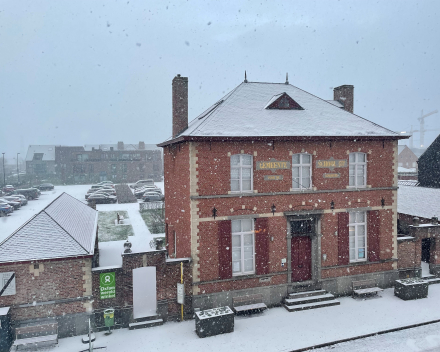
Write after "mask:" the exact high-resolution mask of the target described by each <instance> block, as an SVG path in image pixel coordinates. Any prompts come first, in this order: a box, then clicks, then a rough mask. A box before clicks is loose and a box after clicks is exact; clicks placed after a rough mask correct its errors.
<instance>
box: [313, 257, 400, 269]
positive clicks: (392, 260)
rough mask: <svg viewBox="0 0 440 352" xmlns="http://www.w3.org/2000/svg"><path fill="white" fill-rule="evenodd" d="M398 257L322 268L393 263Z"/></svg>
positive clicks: (330, 267)
mask: <svg viewBox="0 0 440 352" xmlns="http://www.w3.org/2000/svg"><path fill="white" fill-rule="evenodd" d="M396 261H397V259H395V258H392V259H382V260H379V261H377V262H369V261H364V262H353V263H350V264H347V265H332V266H322V267H321V270H327V269H337V268H350V267H355V266H362V265H370V264H382V263H391V262H396Z"/></svg>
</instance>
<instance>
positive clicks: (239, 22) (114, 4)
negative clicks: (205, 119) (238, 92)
mask: <svg viewBox="0 0 440 352" xmlns="http://www.w3.org/2000/svg"><path fill="white" fill-rule="evenodd" d="M439 15H440V1H435V0H434V1H402V0H399V1H390V0H386V1H367V0H364V1H359V0H358V1H330V0H325V1H324V0H323V1H310V0H307V1H262V0H259V1H253V0H251V1H241V0H234V1H212V2H208V1H192V0H189V1H186V0H185V1H172V2H167V1H154V2H153V1H145V0H141V1H134V0H125V1H110V0H106V1H90V0H86V1H80V0H75V1H67V0H63V1H54V0H47V1H46V0H28V1H20V0H13V1H11V0H0V119H1V127H0V146H1V150H0V152H5V153H6V157H7V158H11V161H14V160H13V159H12V158H13V157H15V154H16V153H17V152H20V153H22V156H23V157H24V154H25V153H26V150H27V146H28V145H29V144H55V145H59V144H62V145H84V144H91V143H94V144H98V143H99V144H100V143H116V142H117V141H124V142H125V143H137V142H139V141H145V142H146V143H159V142H161V141H163V140H165V139H166V138H168V137H169V136H170V135H171V80H172V79H173V77H174V76H175V75H176V74H178V73H180V74H182V75H183V76H187V77H189V118H190V120H191V119H192V118H194V117H195V116H196V115H197V114H198V113H200V112H201V111H202V110H203V109H205V108H207V107H208V106H209V105H211V104H212V103H214V102H215V101H217V100H218V99H219V98H221V97H222V96H223V95H224V94H225V93H226V92H228V91H230V90H231V89H233V88H234V87H235V86H237V85H238V84H240V83H241V82H242V81H243V76H244V70H247V72H248V79H249V81H257V82H258V81H260V82H284V80H285V74H286V72H288V73H289V80H290V83H291V84H293V85H295V86H297V87H300V88H302V89H304V90H306V91H308V92H310V93H313V94H315V95H317V96H319V97H321V98H324V99H332V98H333V91H332V88H333V87H336V86H339V85H341V84H352V85H354V86H355V102H354V111H355V113H357V114H358V115H360V116H362V117H365V118H367V119H369V120H371V121H374V122H376V123H379V124H381V125H383V126H384V127H387V128H390V129H392V130H395V131H408V130H409V129H410V127H411V125H413V126H414V129H416V128H418V121H417V118H418V117H419V116H420V114H421V111H422V109H423V110H424V112H425V113H427V112H430V111H432V110H436V109H440V73H439V67H438V65H439V63H440V45H439V43H440V38H439V36H440V21H439ZM426 126H427V127H428V128H432V129H438V131H434V132H428V133H427V134H426V143H425V144H429V143H430V142H432V140H433V139H434V138H435V136H437V134H439V133H440V113H438V114H435V115H431V116H430V117H428V118H427V119H426ZM418 140H419V135H418V133H417V134H416V136H415V144H417V143H418Z"/></svg>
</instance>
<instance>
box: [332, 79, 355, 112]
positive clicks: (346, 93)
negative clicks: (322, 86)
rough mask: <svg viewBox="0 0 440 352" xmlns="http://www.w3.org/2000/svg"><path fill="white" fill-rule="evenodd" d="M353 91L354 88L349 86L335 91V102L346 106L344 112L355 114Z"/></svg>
mask: <svg viewBox="0 0 440 352" xmlns="http://www.w3.org/2000/svg"><path fill="white" fill-rule="evenodd" d="M353 91H354V87H353V86H351V85H348V84H344V85H343V86H339V87H336V88H334V89H333V100H337V101H339V102H340V103H341V104H342V105H344V110H347V111H348V112H351V113H353Z"/></svg>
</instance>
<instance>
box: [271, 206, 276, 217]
mask: <svg viewBox="0 0 440 352" xmlns="http://www.w3.org/2000/svg"><path fill="white" fill-rule="evenodd" d="M270 209H271V210H272V215H275V211H276V210H277V207H276V206H275V204H272V206H271V208H270Z"/></svg>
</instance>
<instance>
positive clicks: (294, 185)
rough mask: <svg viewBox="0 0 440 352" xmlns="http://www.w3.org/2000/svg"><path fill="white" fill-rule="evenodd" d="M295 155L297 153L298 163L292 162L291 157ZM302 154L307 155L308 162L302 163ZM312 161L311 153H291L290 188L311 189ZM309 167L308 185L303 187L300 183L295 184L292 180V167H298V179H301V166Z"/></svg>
mask: <svg viewBox="0 0 440 352" xmlns="http://www.w3.org/2000/svg"><path fill="white" fill-rule="evenodd" d="M295 155H299V164H294V163H293V157H294V156H295ZM304 155H308V156H309V157H310V163H304V162H303V156H304ZM312 163H313V156H312V154H309V153H296V154H293V155H292V190H293V191H296V190H302V189H312ZM307 166H308V167H309V169H310V186H309V187H304V186H303V185H302V184H301V183H300V184H295V182H294V181H293V178H294V177H293V168H294V167H298V168H299V179H300V180H302V179H303V177H302V172H303V167H307Z"/></svg>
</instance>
